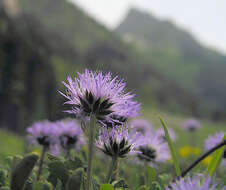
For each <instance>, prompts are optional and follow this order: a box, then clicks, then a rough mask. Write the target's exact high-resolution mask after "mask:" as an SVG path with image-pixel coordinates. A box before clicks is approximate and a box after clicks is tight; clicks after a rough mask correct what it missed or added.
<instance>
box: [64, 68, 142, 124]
mask: <svg viewBox="0 0 226 190" xmlns="http://www.w3.org/2000/svg"><path fill="white" fill-rule="evenodd" d="M67 80H68V84H67V83H65V82H63V84H64V85H65V86H66V88H67V90H66V93H65V94H63V93H61V92H60V93H61V94H62V95H63V96H64V97H66V98H67V99H68V101H66V102H65V104H69V105H71V106H72V109H71V110H68V111H67V112H68V113H73V114H75V115H76V117H78V118H80V119H87V118H89V116H90V115H95V117H96V118H97V120H98V121H99V122H101V123H102V124H104V125H107V124H108V123H109V122H124V121H125V120H127V119H128V118H130V117H135V116H137V115H139V113H138V112H139V110H140V104H139V103H138V102H136V101H134V100H133V98H134V96H135V95H134V94H131V93H125V86H126V83H125V82H123V80H120V79H119V78H118V77H117V76H116V77H114V78H112V74H111V73H110V72H109V73H107V74H103V73H102V72H92V71H89V70H88V69H86V70H85V73H83V74H80V73H78V77H77V78H75V79H74V80H73V79H72V78H71V77H70V76H69V77H68V78H67Z"/></svg>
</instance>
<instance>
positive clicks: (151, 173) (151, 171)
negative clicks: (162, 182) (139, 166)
mask: <svg viewBox="0 0 226 190" xmlns="http://www.w3.org/2000/svg"><path fill="white" fill-rule="evenodd" d="M147 170H148V176H149V179H150V180H149V182H150V184H151V183H152V182H154V181H155V179H156V175H157V172H156V170H155V168H153V167H151V166H148V168H147Z"/></svg>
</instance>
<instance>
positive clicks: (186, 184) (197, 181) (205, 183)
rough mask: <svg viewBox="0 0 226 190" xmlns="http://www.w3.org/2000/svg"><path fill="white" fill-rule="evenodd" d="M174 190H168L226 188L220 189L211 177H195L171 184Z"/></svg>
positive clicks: (167, 189) (225, 187) (214, 189)
mask: <svg viewBox="0 0 226 190" xmlns="http://www.w3.org/2000/svg"><path fill="white" fill-rule="evenodd" d="M170 185H171V187H172V188H166V190H225V189H226V186H224V187H219V185H217V184H216V183H215V181H214V180H212V179H211V178H210V177H206V178H204V176H198V175H195V176H193V177H187V178H185V179H184V178H182V179H180V180H179V181H177V182H175V183H172V184H170Z"/></svg>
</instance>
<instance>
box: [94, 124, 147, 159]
mask: <svg viewBox="0 0 226 190" xmlns="http://www.w3.org/2000/svg"><path fill="white" fill-rule="evenodd" d="M143 144H144V141H143V138H142V134H141V133H138V132H135V131H133V132H129V130H128V127H127V126H115V127H113V128H112V129H107V128H102V129H101V131H100V134H99V137H98V140H97V141H96V146H97V147H98V148H99V149H100V150H102V151H103V152H104V153H105V154H106V155H108V156H111V157H119V158H124V157H126V156H127V155H128V154H134V153H136V152H137V148H138V147H139V146H141V145H143Z"/></svg>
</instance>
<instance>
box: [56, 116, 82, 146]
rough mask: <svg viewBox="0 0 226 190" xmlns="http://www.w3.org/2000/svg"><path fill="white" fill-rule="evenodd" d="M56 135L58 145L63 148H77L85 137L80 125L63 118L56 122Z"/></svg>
mask: <svg viewBox="0 0 226 190" xmlns="http://www.w3.org/2000/svg"><path fill="white" fill-rule="evenodd" d="M56 125H57V128H58V130H57V135H58V139H59V141H60V145H61V147H62V148H64V149H71V148H73V147H75V148H76V149H77V150H79V149H80V148H81V147H82V146H83V145H84V144H85V139H84V136H83V131H82V129H81V127H80V125H79V124H78V123H77V122H76V121H74V120H63V121H58V122H56Z"/></svg>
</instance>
